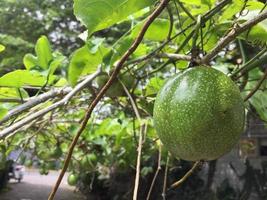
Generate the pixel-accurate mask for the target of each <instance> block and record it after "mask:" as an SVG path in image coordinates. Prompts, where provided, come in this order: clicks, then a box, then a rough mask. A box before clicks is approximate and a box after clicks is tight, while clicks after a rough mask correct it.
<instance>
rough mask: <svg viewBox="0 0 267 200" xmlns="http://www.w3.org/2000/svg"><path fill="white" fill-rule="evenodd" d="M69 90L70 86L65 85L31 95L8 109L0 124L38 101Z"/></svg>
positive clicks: (64, 93) (62, 94)
mask: <svg viewBox="0 0 267 200" xmlns="http://www.w3.org/2000/svg"><path fill="white" fill-rule="evenodd" d="M70 91H71V87H65V88H61V89H56V90H51V91H49V92H46V93H44V94H41V95H39V96H37V97H31V98H29V99H28V100H26V102H25V103H23V104H21V105H19V106H17V107H15V108H14V109H12V110H10V111H9V112H8V113H7V115H6V116H5V117H4V118H3V119H1V120H0V125H1V124H3V123H4V122H7V121H8V120H10V119H11V118H12V117H14V116H17V115H19V114H21V113H22V112H24V111H26V110H28V109H30V108H33V107H34V106H36V105H39V104H40V103H43V102H45V101H47V100H49V99H51V98H54V97H57V96H64V95H66V94H67V93H69V92H70Z"/></svg>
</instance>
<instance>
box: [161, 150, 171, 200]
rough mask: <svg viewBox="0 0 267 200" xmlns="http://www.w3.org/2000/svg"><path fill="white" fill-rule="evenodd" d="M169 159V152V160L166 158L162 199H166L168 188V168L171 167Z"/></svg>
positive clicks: (168, 157)
mask: <svg viewBox="0 0 267 200" xmlns="http://www.w3.org/2000/svg"><path fill="white" fill-rule="evenodd" d="M169 160H170V156H169V154H168V155H167V160H166V166H165V171H164V182H163V188H162V199H163V200H166V189H167V177H168V169H169Z"/></svg>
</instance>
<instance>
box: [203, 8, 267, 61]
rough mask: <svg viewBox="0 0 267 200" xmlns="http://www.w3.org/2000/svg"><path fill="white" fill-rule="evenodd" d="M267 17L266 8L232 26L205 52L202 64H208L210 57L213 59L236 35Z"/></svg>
mask: <svg viewBox="0 0 267 200" xmlns="http://www.w3.org/2000/svg"><path fill="white" fill-rule="evenodd" d="M266 18H267V10H266V11H264V12H262V13H261V14H259V15H258V16H257V17H255V18H253V19H251V20H248V21H246V22H245V23H243V24H241V25H239V26H237V27H235V28H232V30H230V31H229V33H228V34H227V35H226V36H225V37H224V38H222V39H221V41H219V43H218V44H217V45H216V46H215V47H214V48H213V49H212V50H211V52H210V53H209V54H207V55H206V56H205V57H204V58H203V59H202V60H201V62H202V63H203V64H208V63H209V62H210V60H211V59H213V58H214V57H215V56H216V55H217V54H218V53H219V52H220V51H221V50H222V49H223V48H224V47H226V46H227V45H228V44H229V43H230V42H232V41H233V40H234V39H235V38H236V37H237V36H238V35H240V34H241V33H243V32H245V31H246V30H248V29H249V28H251V27H252V26H254V25H256V24H258V23H259V22H261V21H263V20H265V19H266Z"/></svg>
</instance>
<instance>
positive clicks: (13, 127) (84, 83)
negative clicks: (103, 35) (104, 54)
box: [0, 69, 101, 139]
mask: <svg viewBox="0 0 267 200" xmlns="http://www.w3.org/2000/svg"><path fill="white" fill-rule="evenodd" d="M100 73H101V70H100V69H98V70H97V71H96V72H95V73H94V74H91V75H89V76H88V77H87V78H86V79H85V80H83V81H82V82H81V83H79V84H78V85H76V87H75V88H74V89H73V90H72V91H71V92H70V93H68V94H67V95H66V96H65V97H64V98H63V99H61V100H60V101H58V102H56V103H54V104H52V105H51V106H48V107H46V108H44V109H42V110H39V111H37V112H35V113H33V114H31V115H29V116H27V117H25V118H24V119H22V120H20V121H18V122H16V123H14V124H12V125H11V126H9V127H7V128H5V129H4V130H2V131H1V132H0V139H3V138H6V137H7V136H8V135H10V134H11V133H13V132H15V131H16V130H18V129H19V128H21V127H23V126H24V125H26V124H28V123H29V122H31V121H33V120H36V119H38V118H39V117H41V116H43V115H45V114H47V113H48V112H50V111H52V110H55V109H57V108H59V107H60V106H64V105H66V104H67V103H68V102H69V101H70V99H72V97H73V96H75V95H76V94H77V93H78V92H80V91H81V90H82V89H83V88H85V87H86V86H87V85H88V84H89V83H90V82H91V81H93V80H94V79H95V78H96V77H97V76H98V75H99V74H100Z"/></svg>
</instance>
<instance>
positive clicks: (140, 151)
mask: <svg viewBox="0 0 267 200" xmlns="http://www.w3.org/2000/svg"><path fill="white" fill-rule="evenodd" d="M119 82H120V84H121V85H122V87H123V89H124V91H125V93H126V94H127V96H128V98H129V99H130V102H131V105H132V107H133V110H134V112H135V115H136V117H137V119H138V121H139V124H140V133H139V141H138V147H137V151H138V156H137V161H136V174H135V184H134V193H133V200H137V193H138V188H139V179H140V166H141V155H142V146H143V134H144V132H146V125H145V124H143V123H142V120H141V116H140V113H139V111H138V108H137V105H136V103H135V101H134V99H133V97H132V95H131V94H130V92H129V91H128V89H127V88H126V86H125V85H124V84H123V82H121V81H120V80H119Z"/></svg>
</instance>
